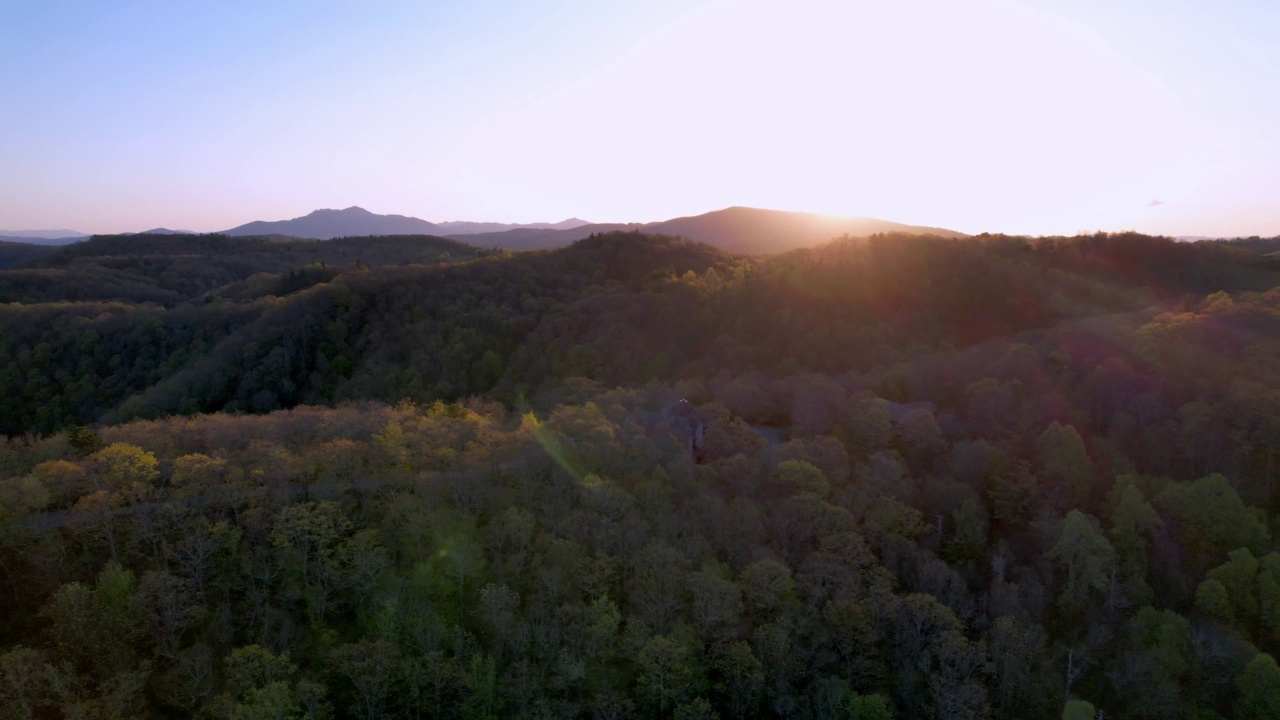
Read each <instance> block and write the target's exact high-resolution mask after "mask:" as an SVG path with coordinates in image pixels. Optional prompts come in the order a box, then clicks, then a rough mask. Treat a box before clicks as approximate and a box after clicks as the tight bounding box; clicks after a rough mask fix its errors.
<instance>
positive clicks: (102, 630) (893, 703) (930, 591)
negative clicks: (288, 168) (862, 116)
mask: <svg viewBox="0 0 1280 720" xmlns="http://www.w3.org/2000/svg"><path fill="white" fill-rule="evenodd" d="M185 242H192V243H195V242H206V243H210V245H209V247H204V246H199V247H197V246H196V245H184V244H183V243H185ZM344 243H347V244H346V245H344ZM1278 250H1280V239H1276V240H1263V239H1252V240H1241V241H1236V242H1231V243H1208V242H1202V243H1178V242H1174V241H1172V240H1168V239H1164V238H1151V237H1146V236H1140V235H1132V234H1120V235H1103V234H1100V235H1093V236H1081V237H1073V238H1043V239H1026V238H1013V237H1003V236H981V237H976V238H966V239H959V240H957V239H947V238H936V237H925V236H875V237H872V238H867V239H859V238H844V239H839V240H835V241H833V242H831V243H829V244H825V245H823V246H820V247H817V248H813V249H808V250H799V251H795V252H791V253H786V254H783V255H777V256H754V257H744V256H736V255H732V254H729V253H726V252H723V251H720V250H716V249H713V248H710V247H707V246H703V245H697V244H693V243H688V242H685V241H682V240H679V239H677V238H673V237H667V236H652V235H641V234H636V233H616V234H607V235H600V236H595V237H592V238H589V239H587V240H584V241H581V242H579V243H577V244H575V245H573V246H571V247H568V248H564V249H561V250H555V251H546V252H531V253H515V254H511V253H491V252H481V251H476V250H470V251H468V250H466V249H465V246H459V245H457V244H455V243H450V242H449V241H440V240H433V239H425V238H392V239H387V240H385V241H383V240H381V239H370V238H365V239H348V240H340V241H331V242H330V243H312V242H306V243H282V242H278V241H277V242H272V241H269V240H265V239H258V240H243V239H229V238H199V239H194V238H185V239H184V238H181V237H177V238H175V237H171V236H166V237H164V238H95V239H94V240H91V241H88V242H86V243H82V244H79V245H76V246H72V247H69V248H65V249H58V250H57V251H55V252H50V253H45V254H41V255H39V256H37V257H34V258H31V259H27V260H24V261H22V262H21V263H19V264H20V265H21V267H18V268H15V269H10V270H3V271H0V294H4V297H6V298H7V299H9V300H11V301H12V302H10V303H9V304H7V305H0V433H3V434H4V435H5V436H7V439H4V440H0V579H2V580H3V583H2V585H0V617H4V618H6V622H4V623H2V624H0V716H3V717H6V718H8V717H13V718H134V717H139V718H178V717H191V716H195V717H200V718H208V719H222V718H228V719H230V718H236V719H242V718H313V719H318V718H385V717H396V718H434V717H440V718H498V717H521V718H523V717H531V718H533V717H536V718H602V719H603V718H630V717H637V718H681V719H685V720H691V719H694V718H697V719H703V718H717V717H718V718H773V717H778V718H781V717H787V718H792V717H803V718H814V719H818V718H857V719H861V720H867V719H876V720H880V719H884V718H900V719H914V718H934V719H937V720H952V719H961V718H1028V719H1031V720H1035V719H1039V718H1045V719H1049V720H1055V719H1057V718H1070V719H1071V720H1077V719H1078V720H1085V719H1086V718H1094V717H1105V718H1135V719H1139V718H1144V719H1145V718H1177V719H1184V718H1185V719H1188V720H1190V719H1200V720H1209V719H1213V718H1222V719H1224V720H1225V719H1228V718H1229V719H1233V720H1235V719H1240V720H1243V719H1248V718H1280V666H1277V663H1276V660H1275V658H1276V657H1277V656H1280V552H1278V551H1277V550H1278V549H1280V543H1278V541H1280V364H1278V363H1276V362H1275V358H1276V357H1278V356H1280V262H1278V261H1277V257H1276V255H1275V253H1276V252H1277V251H1278ZM202 253H208V255H202ZM681 400H683V401H685V402H683V403H682V402H680V401H681ZM672 408H678V409H679V410H677V411H676V412H677V413H684V415H681V416H680V417H681V418H694V419H695V420H696V421H697V422H699V423H701V427H702V429H703V430H704V431H705V432H702V431H697V432H695V431H694V430H692V429H691V428H692V425H690V424H687V423H686V424H681V422H678V421H673V420H672V414H671V413H672Z"/></svg>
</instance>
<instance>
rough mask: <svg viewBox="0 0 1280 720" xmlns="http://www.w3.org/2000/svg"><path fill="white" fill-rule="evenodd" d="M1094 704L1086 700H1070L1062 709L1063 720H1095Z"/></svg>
mask: <svg viewBox="0 0 1280 720" xmlns="http://www.w3.org/2000/svg"><path fill="white" fill-rule="evenodd" d="M1095 714H1096V711H1095V710H1094V709H1093V703H1091V702H1087V701H1085V700H1068V701H1067V706H1066V707H1065V708H1063V709H1062V720H1094V716H1095Z"/></svg>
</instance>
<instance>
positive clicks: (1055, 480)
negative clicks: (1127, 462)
mask: <svg viewBox="0 0 1280 720" xmlns="http://www.w3.org/2000/svg"><path fill="white" fill-rule="evenodd" d="M1036 454H1037V457H1038V458H1039V461H1040V468H1041V473H1042V478H1043V479H1044V480H1046V481H1047V482H1049V483H1050V487H1053V488H1056V489H1057V490H1058V491H1059V492H1060V493H1061V497H1062V498H1063V501H1064V503H1065V507H1066V508H1087V507H1088V503H1089V499H1090V495H1091V494H1092V492H1093V485H1094V482H1095V476H1096V471H1095V469H1094V466H1093V461H1092V460H1090V459H1089V453H1088V451H1087V450H1085V447H1084V439H1083V438H1081V437H1080V432H1079V431H1078V430H1076V429H1075V428H1074V427H1072V426H1070V425H1062V424H1061V423H1058V422H1057V421H1055V422H1053V423H1051V424H1050V425H1049V427H1048V428H1046V429H1045V431H1044V432H1043V433H1041V434H1040V437H1039V438H1037V439H1036Z"/></svg>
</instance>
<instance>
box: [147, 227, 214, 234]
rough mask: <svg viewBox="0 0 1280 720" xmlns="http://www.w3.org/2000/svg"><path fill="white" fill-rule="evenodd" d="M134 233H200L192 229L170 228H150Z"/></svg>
mask: <svg viewBox="0 0 1280 720" xmlns="http://www.w3.org/2000/svg"><path fill="white" fill-rule="evenodd" d="M135 234H137V235H199V234H200V233H197V232H194V231H192V230H170V229H169V228H152V229H150V230H143V231H142V232H140V233H135Z"/></svg>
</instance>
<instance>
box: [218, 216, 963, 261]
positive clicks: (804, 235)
mask: <svg viewBox="0 0 1280 720" xmlns="http://www.w3.org/2000/svg"><path fill="white" fill-rule="evenodd" d="M619 230H635V231H637V232H646V233H661V234H666V235H679V236H681V237H684V238H687V239H689V240H696V241H698V242H703V243H706V244H708V245H713V246H715V247H719V248H722V249H725V250H729V251H732V252H739V253H762V252H785V251H787V250H794V249H796V248H800V247H808V246H812V245H816V244H818V243H821V242H826V241H827V240H830V239H832V238H836V237H840V236H841V235H853V236H860V235H874V234H876V233H887V232H902V233H912V234H922V233H928V234H933V235H941V236H944V237H964V235H963V233H958V232H956V231H954V230H946V229H943V228H933V227H924V226H919V225H904V224H902V223H896V222H890V221H888V220H878V219H876V218H861V217H839V216H832V215H817V214H813V213H800V212H789V211H783V210H762V209H759V208H748V207H731V208H725V209H724V210H716V211H713V212H709V213H704V214H702V215H694V216H690V217H681V218H674V219H671V220H663V221H659V222H650V223H590V222H587V221H585V220H579V219H577V218H571V219H569V220H565V221H563V222H559V223H530V224H524V225H517V224H503V223H480V222H447V223H432V222H428V221H426V220H422V219H419V218H415V217H406V216H404V215H378V214H375V213H371V212H369V211H368V210H365V209H363V208H359V207H350V208H346V209H345V210H316V211H315V212H312V213H310V214H309V215H304V216H303V217H299V218H294V219H292V220H280V221H276V222H262V221H258V222H251V223H247V224H244V225H240V226H238V227H234V228H232V229H230V230H227V231H225V232H224V233H223V234H225V235H232V236H245V235H285V236H291V237H297V238H313V239H319V240H328V239H332V238H335V237H351V236H361V235H438V236H441V237H447V238H451V239H454V240H460V241H462V242H465V243H468V244H470V245H475V246H477V247H485V248H499V249H504V250H540V249H547V248H557V247H564V246H566V245H570V244H572V243H574V242H577V241H578V240H582V239H584V238H587V237H590V236H591V235H595V234H599V233H605V232H616V231H619Z"/></svg>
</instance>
